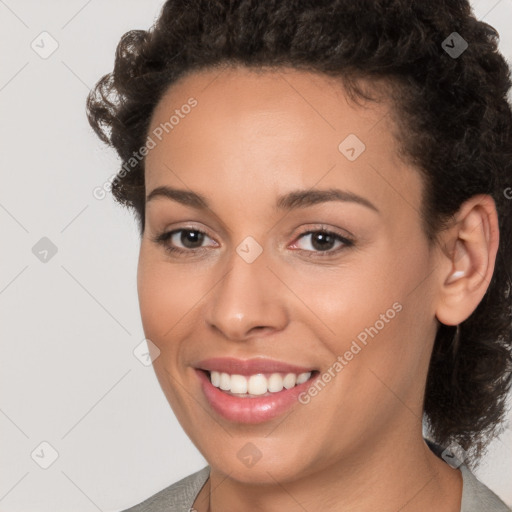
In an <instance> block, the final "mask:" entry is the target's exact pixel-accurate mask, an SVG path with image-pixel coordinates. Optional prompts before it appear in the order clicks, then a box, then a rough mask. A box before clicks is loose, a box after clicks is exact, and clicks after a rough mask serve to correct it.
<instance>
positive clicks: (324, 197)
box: [146, 186, 379, 213]
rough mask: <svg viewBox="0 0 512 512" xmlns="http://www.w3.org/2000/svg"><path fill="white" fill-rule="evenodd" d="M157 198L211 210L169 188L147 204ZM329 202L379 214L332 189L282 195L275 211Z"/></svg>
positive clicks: (205, 203) (154, 192)
mask: <svg viewBox="0 0 512 512" xmlns="http://www.w3.org/2000/svg"><path fill="white" fill-rule="evenodd" d="M156 198H166V199H170V200H173V201H176V202H178V203H181V204H183V205H185V206H190V207H192V208H196V209H198V210H206V209H209V208H210V205H209V203H208V200H207V199H206V198H205V197H204V196H202V195H201V194H197V193H196V192H191V191H189V190H182V189H177V188H172V187H168V186H160V187H156V188H155V189H153V190H152V191H151V192H150V193H149V194H148V196H147V197H146V203H149V202H150V201H152V200H154V199H156ZM328 201H341V202H350V203H357V204H360V205H362V206H366V207H367V208H369V209H371V210H374V211H375V212H377V213H379V209H378V208H377V207H376V206H375V205H374V204H373V203H371V202H370V201H369V200H368V199H366V198H364V197H362V196H359V195H357V194H355V193H353V192H349V191H347V190H340V189H337V188H330V189H326V190H317V189H315V190H294V191H292V192H288V193H287V194H284V195H281V196H279V197H278V198H277V201H276V205H275V209H276V210H294V209H298V208H307V207H308V206H314V205H316V204H320V203H325V202H328Z"/></svg>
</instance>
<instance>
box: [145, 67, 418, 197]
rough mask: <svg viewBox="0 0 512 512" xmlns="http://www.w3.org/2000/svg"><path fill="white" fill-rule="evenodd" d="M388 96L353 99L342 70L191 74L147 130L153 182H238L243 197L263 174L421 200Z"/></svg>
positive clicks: (232, 186)
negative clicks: (335, 74)
mask: <svg viewBox="0 0 512 512" xmlns="http://www.w3.org/2000/svg"><path fill="white" fill-rule="evenodd" d="M382 97H383V98H384V99H381V100H380V101H379V102H371V103H370V102H366V103H362V104H361V105H356V104H355V103H354V102H353V101H351V100H350V99H349V98H348V96H347V94H346V91H345V89H344V88H343V85H342V82H341V81H340V80H339V79H334V78H332V77H326V76H324V75H320V74H316V73H311V72H306V71H299V70H294V69H288V68H283V69H281V70H266V71H262V70H252V69H247V68H228V69H222V70H218V69H215V70H208V71H201V72H194V73H191V74H190V75H188V76H186V77H184V78H182V79H180V80H179V81H178V82H177V83H175V84H173V85H172V86H171V87H170V88H169V89H168V90H167V92H166V93H165V94H164V95H163V97H162V99H161V101H160V102H159V104H158V105H157V107H156V108H155V111H154V113H153V116H152V119H151V124H150V128H149V134H150V135H151V134H154V133H155V130H156V132H157V133H159V138H158V140H157V139H156V138H155V137H154V136H153V138H155V141H156V146H155V148H154V149H152V150H151V151H150V153H149V154H148V156H147V158H146V189H147V190H148V191H150V190H151V189H152V188H155V187H156V186H160V185H164V184H170V185H175V186H179V187H180V188H187V187H193V188H194V189H195V190H197V191H200V192H201V193H202V194H203V195H207V196H208V195H210V194H209V192H208V191H209V190H210V191H212V193H213V192H215V191H217V192H218V191H222V190H223V189H224V190H226V194H227V193H228V192H229V194H231V195H232V192H233V190H239V191H240V194H239V196H240V197H244V198H245V197H247V194H248V193H249V192H252V193H253V194H254V193H256V192H257V189H255V188H254V184H256V183H260V184H262V185H265V190H266V191H270V192H271V193H275V194H279V193H284V192H285V191H286V189H289V188H297V187H299V186H303V187H305V188H310V187H313V186H315V183H319V185H320V186H325V187H328V186H340V185H343V186H346V188H350V189H352V191H354V192H356V193H361V192H366V195H367V196H371V197H372V202H373V201H376V202H382V201H395V203H396V199H397V197H400V196H401V197H402V199H405V201H406V202H413V203H414V202H415V201H416V202H417V203H418V201H419V197H420V195H421V184H420V179H419V175H418V173H417V171H415V170H412V169H408V168H407V166H406V165H405V164H404V163H403V162H402V161H400V160H399V158H398V154H397V144H396V140H395V138H394V137H395V136H394V133H395V131H396V130H395V127H394V126H393V124H392V121H391V116H390V115H389V112H390V109H391V106H390V104H389V102H387V101H386V100H385V96H384V95H382ZM190 105H194V106H193V107H190ZM330 170H333V172H331V171H330ZM212 176H213V177H214V182H213V184H214V188H213V189H211V187H209V186H208V183H210V184H212V181H211V178H212ZM206 178H207V180H206ZM320 181H321V183H320ZM292 183H293V185H294V186H293V187H291V184H292ZM183 185H186V186H185V187H183ZM261 190H263V188H261ZM393 196H397V197H393Z"/></svg>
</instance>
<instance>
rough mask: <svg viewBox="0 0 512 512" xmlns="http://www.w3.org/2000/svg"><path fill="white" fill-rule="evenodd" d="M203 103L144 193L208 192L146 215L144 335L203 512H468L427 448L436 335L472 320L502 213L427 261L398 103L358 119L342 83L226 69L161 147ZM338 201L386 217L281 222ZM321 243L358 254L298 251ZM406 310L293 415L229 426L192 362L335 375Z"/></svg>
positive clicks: (468, 209)
mask: <svg viewBox="0 0 512 512" xmlns="http://www.w3.org/2000/svg"><path fill="white" fill-rule="evenodd" d="M191 96H192V97H194V98H196V99H197V101H198V104H197V106H196V107H195V108H194V109H192V111H191V112H190V113H189V114H187V115H186V116H184V117H183V118H182V119H180V122H179V124H177V125H175V126H174V128H173V129H172V130H171V131H169V133H167V134H165V136H164V137H163V138H162V140H161V141H159V142H158V144H157V145H156V147H154V148H153V149H152V150H151V151H150V152H149V154H148V155H147V157H146V174H145V182H146V193H147V194H149V193H150V192H151V191H152V190H153V189H155V188H156V187H159V186H163V185H167V186H171V187H175V188H180V189H185V190H189V191H194V192H196V193H199V194H201V195H203V196H205V198H207V200H208V202H209V203H210V208H209V209H206V210H204V211H202V210H200V209H195V208H192V207H190V206H185V205H182V204H180V203H178V202H177V201H174V200H171V199H168V198H163V197H158V198H155V199H152V200H151V201H149V202H147V204H146V226H145V232H144V235H143V237H142V240H141V246H140V256H139V266H138V293H139V302H140V310H141V315H142V322H143V326H144V331H145V334H146V337H147V338H149V339H150V340H151V341H152V342H153V343H154V344H155V346H156V347H158V349H159V350H160V354H159V355H158V357H157V358H156V359H155V360H154V362H153V365H154V368H155V372H156V375H157V377H158V379H159V382H160V385H161V387H162V389H163V391H164V393H165V395H166V397H167V399H168V401H169V403H170V405H171V406H172V409H173V411H174V413H175V414H176V416H177V418H178V420H179V422H180V424H181V425H182V427H183V428H184V430H185V432H186V433H187V434H188V436H189V437H190V438H191V440H192V441H193V442H194V444H195V445H196V446H197V448H198V449H199V450H200V452H201V453H202V454H203V456H204V457H205V458H206V460H207V461H208V463H209V464H210V467H211V473H210V478H209V480H208V481H207V483H206V484H205V486H204V487H203V489H202V490H201V492H200V494H199V495H198V497H197V499H196V501H195V503H194V508H195V509H196V510H198V511H199V512H204V511H207V510H211V511H215V512H216V511H223V512H230V511H233V512H234V511H239V510H251V511H256V510H265V511H267V512H273V511H278V510H279V511H281V510H289V511H295V510H297V511H299V510H300V511H303V510H308V512H315V511H320V510H322V511H324V512H325V511H331V510H332V511H334V510H337V511H339V510H346V511H363V510H364V511H367V510H381V511H390V512H391V511H397V510H400V511H409V510H411V511H413V510H414V511H417V510H437V511H441V512H443V511H447V512H448V511H449V512H458V511H459V510H460V503H461V492H462V478H461V473H460V471H459V470H457V469H452V468H451V467H450V466H448V465H447V464H446V463H445V462H444V461H442V460H441V459H439V458H437V457H436V456H435V455H433V454H432V453H431V451H430V450H429V449H428V447H427V445H426V444H425V442H424V441H423V438H422V429H421V417H422V403H423V402H422V397H423V394H424V389H425V382H426V375H427V369H428V364H429V359H430V354H431V351H432V346H433V341H434V337H435V333H436V329H437V327H438V325H439V321H442V322H444V323H446V324H448V325H456V324H458V323H460V322H462V321H463V320H464V319H466V318H467V317H468V316H469V315H470V314H471V313H472V311H473V310H474V309H475V308H476V306H477V305H478V303H479V302H480V300H481V299H482V297H483V295H484V294H485V291H486V289H487V287H488V284H489V281H490V278H491V276H492V272H493V269H494V262H495V257H496V251H497V246H498V227H497V216H496V209H495V205H494V202H493V200H492V199H491V198H490V197H489V196H485V195H481V196H475V197H473V198H471V199H470V200H469V201H467V202H466V203H465V204H464V205H463V206H462V207H461V209H460V211H459V213H458V214H457V216H455V218H454V221H453V223H452V224H451V225H450V226H449V227H448V228H447V229H446V230H445V231H443V232H442V233H441V234H440V237H439V244H436V245H433V246H429V244H428V242H427V238H426V236H425V234H424V232H423V230H422V225H421V221H420V216H419V205H420V201H421V194H422V190H423V185H422V181H421V178H420V175H419V173H418V171H417V170H416V169H414V168H413V167H411V166H410V165H408V164H407V163H406V162H404V161H402V160H400V159H399V158H398V156H397V155H398V146H397V142H396V140H395V139H394V136H393V133H395V130H394V126H393V125H392V121H391V120H390V117H391V116H388V115H387V113H388V112H389V109H390V105H389V104H388V103H386V102H385V101H383V102H380V103H371V104H368V105H364V106H357V105H355V104H353V103H351V102H350V101H348V100H347V97H346V95H345V93H344V89H343V88H342V86H341V85H340V83H339V82H335V81H334V80H333V79H331V78H327V77H324V76H321V75H317V74H311V73H307V72H302V71H297V70H291V69H284V68H283V69H280V70H279V71H276V70H274V71H266V72H264V73H255V72H254V71H251V70H248V69H245V68H234V69H223V70H220V71H219V70H209V71H202V72H195V73H193V74H191V75H189V76H187V77H185V78H183V79H182V80H180V81H179V82H178V83H176V84H174V85H173V86H172V87H170V88H169V90H168V91H167V92H166V94H165V95H164V96H163V97H162V99H161V101H160V103H159V104H158V105H157V108H156V109H155V111H154V114H153V117H152V120H151V126H150V128H149V131H148V133H150V132H152V130H154V129H155V128H156V127H158V126H159V125H160V123H163V122H165V121H167V120H168V119H169V117H170V115H172V114H173V112H174V111H175V109H176V108H180V107H181V105H183V104H185V103H186V102H187V100H188V98H190V97H191ZM351 133H352V134H356V135H357V137H358V138H359V139H360V140H362V141H363V142H364V144H365V146H366V149H365V151H364V152H363V153H361V154H360V156H359V157H358V158H357V159H356V160H355V161H352V162H351V161H349V160H348V159H347V158H346V157H345V156H344V155H343V154H342V153H341V152H340V151H339V150H338V145H339V144H340V142H341V141H343V140H344V139H345V138H346V137H347V135H348V134H351ZM331 187H332V188H339V189H342V190H347V191H351V192H353V193H355V194H358V195H360V196H362V197H364V198H365V199H367V200H368V201H370V202H371V203H372V204H373V205H374V206H375V207H376V208H377V209H378V212H376V211H374V210H372V209H371V208H368V207H366V206H364V205H361V204H358V203H355V202H339V201H330V202H324V203H321V204H316V205H313V206H309V207H307V208H303V209H297V210H292V211H289V212H284V211H277V210H275V209H274V207H273V206H274V203H275V202H276V199H277V197H278V196H280V195H281V194H285V193H287V192H290V191H291V190H296V189H307V190H309V189H312V188H314V189H315V190H320V189H328V188H331ZM191 226H192V227H191ZM322 226H323V227H324V228H325V229H327V230H330V231H333V232H335V233H337V234H340V235H341V236H348V235H352V237H353V239H354V245H353V246H346V247H344V248H343V249H342V250H341V251H338V252H337V253H335V252H334V251H335V250H336V249H337V248H338V247H340V246H341V243H340V242H335V243H334V244H333V245H331V246H328V247H327V249H328V250H329V251H330V252H331V254H332V255H330V256H327V257H325V255H324V257H322V256H323V254H319V253H322V251H321V249H319V248H318V245H313V243H314V237H312V236H310V235H306V236H302V237H301V234H302V233H303V232H305V231H307V230H309V229H316V230H320V228H321V227H322ZM180 228H181V229H192V230H193V229H197V230H201V231H204V232H206V236H205V238H204V241H203V243H202V246H201V247H202V251H203V252H202V253H201V252H197V251H198V249H195V251H196V252H195V253H194V249H193V247H194V246H193V245H189V246H188V247H187V246H184V245H183V242H182V239H180V237H179V235H178V236H175V237H174V238H173V241H174V245H175V246H176V247H178V248H181V249H183V250H185V251H187V250H188V251H189V252H188V253H187V254H183V255H172V254H170V253H168V252H166V250H165V248H164V246H163V245H161V244H158V243H156V242H155V241H154V240H153V239H154V237H156V236H158V235H159V234H161V233H162V232H166V231H170V230H174V229H180ZM247 236H252V237H253V238H254V239H255V240H256V241H257V242H258V243H259V244H260V246H261V247H262V249H263V252H262V253H261V255H260V256H259V257H258V258H257V259H256V260H255V261H254V262H253V263H250V264H249V263H247V262H246V261H245V260H244V259H242V258H241V257H240V256H239V255H238V254H237V252H236V248H237V246H238V245H239V244H240V243H241V242H242V241H243V240H244V239H245V238H246V237H247ZM168 243H169V244H171V242H170V241H168ZM190 247H192V249H191V248H190ZM195 247H200V243H198V244H196V246H195ZM301 249H302V251H301ZM199 251H201V249H199ZM324 252H325V251H324ZM308 254H309V255H312V254H313V257H309V258H308ZM315 254H316V255H318V254H319V255H318V256H317V257H316V258H315V257H314V255H315ZM454 271H459V273H458V274H456V275H455V278H450V276H451V275H452V274H453V272H454ZM397 302H398V303H399V304H400V305H401V306H402V309H401V311H400V312H398V313H396V315H395V316H394V318H393V319H392V320H390V321H389V322H387V323H386V324H385V327H384V328H382V329H381V330H379V332H378V334H377V335H376V336H375V337H374V338H373V339H371V338H370V339H369V341H368V344H367V346H365V347H364V348H363V350H361V351H360V352H359V353H358V354H357V355H356V356H355V357H354V358H353V359H352V360H351V361H350V362H349V363H348V364H347V365H346V366H345V367H344V368H343V370H342V371H341V372H339V373H338V374H336V377H335V378H333V379H332V380H331V381H330V382H329V383H328V384H327V385H326V386H325V388H324V389H322V390H321V392H319V393H318V395H317V396H315V397H314V398H312V399H311V401H310V402H309V403H308V404H307V405H302V404H299V403H297V404H294V405H293V407H292V409H291V410H290V411H288V412H289V414H288V415H286V414H285V415H283V416H280V417H278V418H276V419H274V420H271V421H267V422H263V423H260V424H253V425H247V424H245V425H243V424H236V423H232V422H229V421H227V420H226V419H224V418H222V417H221V416H219V415H217V414H216V413H215V412H214V411H213V410H212V409H211V408H210V406H209V404H208V402H207V400H206V398H205V396H204V395H203V393H202V391H201V388H200V383H199V380H198V378H197V376H196V374H195V371H194V370H193V364H194V363H195V362H197V361H199V360H201V359H204V358H208V357H216V356H231V357H237V358H241V359H248V358H253V357H258V356H264V357H269V358H274V359H277V360H281V361H287V362H289V363H292V364H297V365H301V366H306V367H313V368H319V369H320V371H325V370H327V369H328V368H329V367H332V365H333V363H334V362H335V361H336V358H337V356H338V355H340V354H344V353H345V352H346V351H347V350H348V349H349V348H350V346H351V343H352V341H353V340H354V339H356V337H357V335H358V334H359V333H361V332H362V331H364V329H365V328H367V327H370V326H374V325H375V323H376V321H377V320H379V318H381V317H380V315H381V314H383V313H385V312H386V310H388V309H389V308H392V305H393V304H394V303H397ZM248 442H250V443H252V444H254V445H255V446H256V447H257V449H258V450H259V452H261V459H260V460H259V461H258V462H257V463H256V464H255V465H253V466H252V467H246V465H244V464H243V463H242V462H241V460H240V459H239V458H238V457H237V452H238V451H239V450H240V449H241V448H242V447H244V446H245V445H246V444H247V443H248ZM369 491H370V492H369Z"/></svg>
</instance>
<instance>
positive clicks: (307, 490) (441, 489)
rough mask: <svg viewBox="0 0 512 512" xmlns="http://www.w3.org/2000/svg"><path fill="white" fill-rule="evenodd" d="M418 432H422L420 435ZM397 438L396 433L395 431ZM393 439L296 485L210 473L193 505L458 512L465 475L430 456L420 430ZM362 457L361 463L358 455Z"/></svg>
mask: <svg viewBox="0 0 512 512" xmlns="http://www.w3.org/2000/svg"><path fill="white" fill-rule="evenodd" d="M418 430H419V432H418ZM395 432H396V430H395ZM410 432H413V433H414V434H415V435H414V436H413V435H409V436H404V435H403V433H400V434H399V435H396V434H392V435H391V437H390V438H389V439H388V442H386V443H384V442H380V443H379V444H378V445H373V446H372V447H368V448H365V447H363V448H362V449H361V447H358V449H357V450H353V452H354V456H350V455H349V456H347V457H344V458H343V460H342V461H341V462H339V461H338V462H337V463H335V464H331V465H326V466H323V467H322V469H321V470H319V471H315V472H314V473H311V474H308V475H307V476H306V475H305V476H302V477H300V478H297V479H295V480H292V481H291V480H287V481H286V482H279V481H277V480H276V479H274V478H273V477H271V474H270V473H271V472H269V479H268V481H266V482H264V483H247V482H240V481H237V480H234V479H232V478H230V477H229V475H226V474H223V473H222V472H221V471H218V470H217V469H215V468H211V470H210V477H209V479H208V482H207V484H206V485H205V486H204V487H203V489H202V491H201V493H200V494H199V495H198V497H197V499H196V501H195V502H194V508H195V509H196V510H197V511H198V512H207V511H208V512H220V511H222V512H238V511H239V510H251V511H260V510H261V511H265V512H278V511H282V510H287V511H290V512H295V511H297V512H304V510H307V511H308V512H320V511H322V512H331V511H332V512H335V511H340V510H343V511H350V512H362V511H367V510H382V504H383V503H385V504H386V509H388V510H400V511H401V512H408V511H416V510H436V511H437V512H459V511H460V506H461V495H462V475H461V473H460V471H459V470H456V469H453V468H451V467H450V466H448V464H446V463H445V462H444V461H443V460H441V459H439V458H438V457H437V456H436V455H435V454H433V453H432V452H431V450H430V449H429V448H428V446H427V445H426V443H425V442H424V440H423V437H422V435H421V425H420V428H419V429H414V431H413V430H412V429H411V430H410ZM356 453H357V457H356V455H355V454H356Z"/></svg>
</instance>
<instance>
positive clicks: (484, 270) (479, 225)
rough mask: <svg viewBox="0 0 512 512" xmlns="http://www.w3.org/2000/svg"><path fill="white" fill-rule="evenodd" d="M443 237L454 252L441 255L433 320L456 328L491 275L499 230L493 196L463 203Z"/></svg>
mask: <svg viewBox="0 0 512 512" xmlns="http://www.w3.org/2000/svg"><path fill="white" fill-rule="evenodd" d="M445 236H446V237H447V238H448V242H449V245H450V246H451V247H453V249H452V250H451V251H450V252H449V253H448V254H447V253H443V254H442V262H441V264H440V265H439V272H440V274H441V275H440V277H441V279H442V284H441V287H440V290H439V291H440V293H439V296H438V297H439V301H438V304H437V308H436V317H437V319H438V320H439V321H440V322H441V323H443V324H446V325H458V324H459V323H461V322H463V321H464V320H466V319H467V318H468V317H469V316H470V315H471V314H472V313H473V311H474V310H475V309H476V307H477V306H478V304H479V303H480V301H481V300H482V298H483V297H484V295H485V293H486V291H487V288H488V286H489V283H490V281H491V278H492V274H493V272H494V265H495V261H496V253H497V250H498V243H499V227H498V218H497V213H496V206H495V203H494V200H493V199H492V197H490V196H488V195H480V196H475V197H472V198H470V199H469V200H468V201H466V203H464V205H463V206H462V207H461V208H460V210H459V213H458V215H457V216H456V221H455V223H454V225H453V226H452V227H451V228H450V230H449V231H447V233H446V235H445ZM454 238H455V242H453V240H454ZM450 240H451V242H450ZM447 269H448V272H449V273H448V275H446V274H445V273H444V272H446V270H447ZM443 274H444V276H443Z"/></svg>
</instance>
